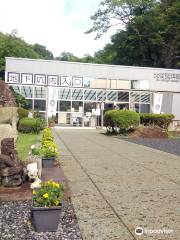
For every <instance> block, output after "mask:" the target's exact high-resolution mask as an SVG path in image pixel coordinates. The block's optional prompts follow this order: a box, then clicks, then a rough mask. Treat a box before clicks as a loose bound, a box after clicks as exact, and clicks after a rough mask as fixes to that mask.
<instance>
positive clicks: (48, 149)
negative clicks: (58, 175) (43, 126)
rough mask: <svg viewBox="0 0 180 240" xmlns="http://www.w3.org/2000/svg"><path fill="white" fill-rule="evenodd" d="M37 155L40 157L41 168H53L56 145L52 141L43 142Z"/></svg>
mask: <svg viewBox="0 0 180 240" xmlns="http://www.w3.org/2000/svg"><path fill="white" fill-rule="evenodd" d="M39 153H40V155H41V156H42V166H43V167H53V164H54V160H55V157H56V156H57V154H58V151H57V145H56V144H55V143H54V142H53V141H44V144H43V145H42V146H41V148H40V150H39Z"/></svg>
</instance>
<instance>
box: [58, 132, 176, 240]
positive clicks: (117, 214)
mask: <svg viewBox="0 0 180 240" xmlns="http://www.w3.org/2000/svg"><path fill="white" fill-rule="evenodd" d="M55 131H56V140H57V143H58V144H59V146H60V147H61V151H62V157H61V158H62V168H63V170H64V173H65V175H66V177H67V178H68V181H69V186H70V188H71V190H72V193H73V197H72V202H73V205H74V208H75V212H76V215H77V217H78V221H79V226H80V229H81V232H82V235H83V239H87V240H91V239H95V240H117V239H118V240H131V239H148V240H149V239H156V240H158V239H173V240H179V239H180V158H179V157H177V156H175V155H171V154H168V153H164V152H161V151H158V150H153V149H151V148H148V147H145V146H140V145H137V144H134V143H130V142H127V141H123V140H119V139H117V138H115V137H107V136H105V135H103V134H102V133H100V132H97V131H95V130H94V131H93V130H89V131H88V130H72V129H71V130H63V129H56V130H55ZM138 226H141V227H142V228H143V230H144V234H143V235H141V236H138V235H137V234H135V228H136V227H138ZM154 230H158V231H156V233H155V232H152V231H154Z"/></svg>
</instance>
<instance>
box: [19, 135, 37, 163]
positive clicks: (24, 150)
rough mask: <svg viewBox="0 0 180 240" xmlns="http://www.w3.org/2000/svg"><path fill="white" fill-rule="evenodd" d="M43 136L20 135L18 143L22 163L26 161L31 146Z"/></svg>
mask: <svg viewBox="0 0 180 240" xmlns="http://www.w3.org/2000/svg"><path fill="white" fill-rule="evenodd" d="M40 137H41V134H35V133H19V134H18V139H17V142H16V149H17V151H18V156H19V158H20V159H21V160H22V161H25V160H26V158H27V156H28V153H29V151H30V147H31V145H33V144H35V143H36V142H37V141H38V140H40Z"/></svg>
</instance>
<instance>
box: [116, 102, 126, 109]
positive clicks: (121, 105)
mask: <svg viewBox="0 0 180 240" xmlns="http://www.w3.org/2000/svg"><path fill="white" fill-rule="evenodd" d="M116 109H119V110H121V109H127V110H128V109H129V103H120V104H117V106H116Z"/></svg>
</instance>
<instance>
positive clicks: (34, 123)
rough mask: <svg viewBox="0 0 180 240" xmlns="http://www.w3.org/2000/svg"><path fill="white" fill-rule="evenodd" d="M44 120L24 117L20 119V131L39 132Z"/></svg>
mask: <svg viewBox="0 0 180 240" xmlns="http://www.w3.org/2000/svg"><path fill="white" fill-rule="evenodd" d="M41 129H42V122H41V120H40V119H39V118H28V117H26V118H22V119H20V120H19V125H18V131H19V132H23V133H39V132H40V130H41Z"/></svg>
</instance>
